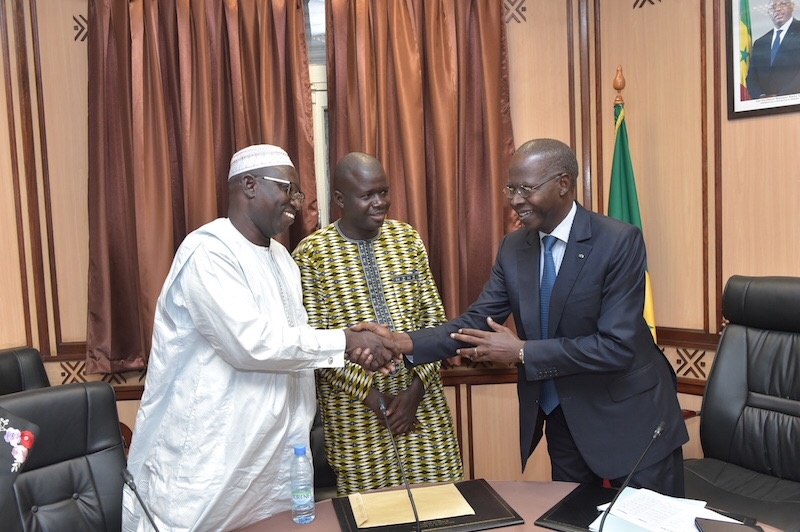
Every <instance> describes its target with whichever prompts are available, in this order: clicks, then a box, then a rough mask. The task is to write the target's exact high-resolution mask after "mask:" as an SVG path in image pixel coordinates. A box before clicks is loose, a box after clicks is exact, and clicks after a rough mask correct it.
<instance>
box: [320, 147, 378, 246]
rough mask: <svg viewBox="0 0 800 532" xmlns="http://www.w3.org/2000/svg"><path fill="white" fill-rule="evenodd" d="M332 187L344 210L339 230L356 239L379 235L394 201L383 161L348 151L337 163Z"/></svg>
mask: <svg viewBox="0 0 800 532" xmlns="http://www.w3.org/2000/svg"><path fill="white" fill-rule="evenodd" d="M333 188H334V190H333V199H334V201H335V202H336V204H337V205H338V206H339V208H340V209H341V210H342V216H341V218H339V222H338V224H339V230H340V231H342V232H343V233H344V234H345V235H346V236H347V237H349V238H352V239H355V240H367V239H370V238H373V237H374V236H375V235H377V234H378V232H379V231H380V228H381V226H382V225H383V221H384V220H385V219H386V213H387V211H388V210H389V206H390V205H391V203H392V202H391V198H390V197H389V180H388V179H387V177H386V172H385V171H384V169H383V165H381V163H380V161H378V159H376V158H375V157H373V156H371V155H367V154H366V153H361V152H353V153H348V154H347V155H345V156H344V157H342V158H341V159H339V162H338V163H336V168H334V170H333Z"/></svg>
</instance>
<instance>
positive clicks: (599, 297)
mask: <svg viewBox="0 0 800 532" xmlns="http://www.w3.org/2000/svg"><path fill="white" fill-rule="evenodd" d="M539 247H540V244H539V236H538V234H537V233H530V232H528V231H527V230H526V229H520V230H517V231H515V232H513V233H510V234H508V235H506V236H505V238H503V241H502V242H501V244H500V249H499V250H498V252H497V258H496V261H495V264H494V266H493V268H492V273H491V276H490V278H489V281H488V282H487V283H486V285H485V286H484V288H483V292H482V293H481V295H480V296H479V297H478V299H477V300H476V301H475V303H473V304H472V306H470V308H469V309H467V311H466V312H465V313H464V314H462V315H461V316H459V317H458V318H456V319H454V320H452V321H450V322H448V323H446V324H444V325H441V326H439V327H435V328H432V329H423V330H420V331H415V332H412V333H409V334H410V335H411V338H412V340H413V342H414V352H413V359H414V363H415V364H420V363H425V362H430V361H433V360H438V359H442V358H446V357H448V356H451V355H452V354H453V353H454V351H455V349H456V348H458V347H464V345H463V344H460V343H459V342H455V341H454V340H451V339H450V337H449V333H450V332H452V331H454V330H456V329H458V328H460V327H469V328H475V329H484V330H486V329H488V325H487V324H486V317H487V316H491V317H492V318H493V319H494V320H495V321H497V322H499V323H502V322H504V321H505V320H506V318H507V317H508V315H509V314H511V313H513V315H514V322H515V324H516V328H517V333H518V334H519V336H520V338H522V339H523V340H526V342H525V364H524V365H519V366H518V370H519V375H518V382H517V392H518V396H519V411H520V419H519V421H520V452H521V458H522V463H523V465H524V464H525V462H526V461H527V459H528V457H529V456H530V454H531V453H532V452H533V449H534V448H535V446H536V444H537V443H538V441H539V439H541V431H537V430H536V428H537V426H539V425H538V415H539V405H538V403H539V387H540V383H541V381H542V380H543V379H547V378H551V377H553V378H554V381H555V384H556V388H557V389H558V394H559V398H560V399H561V407H562V410H563V412H564V416H565V418H566V420H567V424H568V425H569V429H570V431H571V433H572V436H573V438H574V440H575V442H576V444H577V446H578V449H579V451H580V453H581V455H582V457H583V459H584V460H585V461H586V463H587V464H588V465H589V467H590V468H591V469H592V470H593V471H594V472H595V474H597V475H599V476H601V477H603V478H612V479H613V478H619V477H623V476H625V475H627V474H628V473H629V472H630V470H631V469H632V468H633V466H634V464H635V462H636V460H637V459H638V457H639V455H640V454H641V452H642V451H643V450H644V448H645V447H646V445H647V443H648V442H649V441H650V439H651V437H652V435H653V431H654V429H655V428H656V426H657V425H658V424H659V422H660V421H662V420H663V421H665V422H666V427H665V429H664V431H663V433H662V436H661V437H660V438H659V439H658V440H656V441H655V442H654V444H653V446H652V448H651V449H650V451H649V453H648V455H647V457H646V458H645V460H644V461H643V462H642V465H641V467H647V466H648V465H651V464H653V463H655V462H656V461H658V460H661V459H663V458H665V457H666V456H667V455H669V454H670V453H671V452H673V451H674V450H675V449H676V448H678V447H679V446H680V445H682V444H683V443H684V442H686V441H687V440H688V439H689V436H688V433H687V431H686V426H685V424H684V421H683V417H682V415H681V410H680V406H679V405H678V400H677V391H676V378H675V372H674V371H673V370H672V367H671V366H670V365H669V362H667V360H666V358H665V357H664V355H663V354H662V353H661V351H660V350H659V349H658V347H657V346H656V345H655V343H654V342H653V338H652V336H651V334H650V331H649V329H648V327H647V324H646V323H645V321H644V318H643V317H642V310H643V307H644V290H645V285H644V283H645V280H644V275H645V260H646V257H645V246H644V240H643V238H642V234H641V231H639V229H637V228H636V227H634V226H632V225H629V224H626V223H622V222H620V221H617V220H614V219H611V218H608V217H606V216H602V215H599V214H596V213H592V212H589V211H587V210H586V209H584V208H583V207H581V206H580V205H578V210H577V213H576V215H575V221H574V223H573V226H572V231H571V233H570V237H569V242H568V243H567V249H566V253H565V255H564V260H563V262H562V264H561V269H560V270H559V273H558V277H557V278H556V283H555V286H554V287H553V293H552V296H551V300H550V318H549V319H550V323H549V330H551V331H554V334H553V337H552V338H551V339H547V340H541V339H540V336H541V332H540V325H539V257H540V253H539Z"/></svg>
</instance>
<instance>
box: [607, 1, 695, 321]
mask: <svg viewBox="0 0 800 532" xmlns="http://www.w3.org/2000/svg"><path fill="white" fill-rule="evenodd" d="M599 5H600V12H599V19H600V22H601V24H600V26H601V28H600V30H601V31H600V33H599V36H600V42H599V45H598V46H599V49H600V51H601V53H600V56H601V64H602V67H601V70H600V71H599V74H600V75H599V76H598V79H599V80H600V85H599V86H598V87H597V90H598V91H599V92H600V94H601V98H600V99H601V101H602V102H603V107H602V109H601V110H600V113H601V114H602V116H603V120H602V137H603V153H602V161H601V162H602V167H600V165H598V166H599V167H598V171H597V172H596V173H595V175H596V176H597V178H598V179H600V180H602V189H603V191H604V195H603V197H604V212H605V211H606V209H607V205H608V188H609V184H610V173H611V162H612V157H613V150H614V115H613V104H614V98H615V96H616V91H615V90H614V89H613V85H612V82H613V78H614V75H615V71H616V67H617V65H622V67H623V71H624V75H625V78H626V81H627V86H626V88H625V89H624V91H623V93H622V95H623V97H624V100H625V117H626V123H627V128H628V136H629V141H630V151H631V159H632V161H633V165H634V172H635V174H636V188H637V192H638V195H639V206H640V210H641V214H642V225H643V228H644V234H645V241H646V243H647V251H648V267H649V270H650V275H651V279H652V282H653V292H654V299H655V308H656V319H657V324H658V325H659V326H667V327H674V328H682V329H698V330H705V329H706V315H705V313H704V305H703V302H704V300H705V293H704V282H707V279H706V272H707V268H706V267H705V266H704V257H705V256H706V252H707V250H706V249H705V248H704V242H703V238H702V235H703V234H704V231H705V227H704V216H703V214H704V209H705V208H706V206H705V202H704V199H705V197H704V190H705V184H706V179H707V175H706V174H705V172H704V161H705V160H706V157H707V154H706V153H705V146H706V143H705V141H704V139H703V130H702V125H703V122H704V120H703V116H704V115H703V114H702V111H703V102H704V98H705V93H704V87H703V83H702V82H703V78H702V73H703V67H704V64H705V61H704V55H703V54H704V52H705V50H704V48H703V46H702V42H701V38H702V35H701V29H703V28H701V23H702V21H703V18H702V16H703V11H702V8H703V7H704V6H703V4H702V3H701V2H697V1H693V2H662V3H659V4H656V5H646V6H645V7H642V8H635V9H634V8H631V3H630V2H624V3H623V2H602V3H600V4H599Z"/></svg>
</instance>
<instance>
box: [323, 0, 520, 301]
mask: <svg viewBox="0 0 800 532" xmlns="http://www.w3.org/2000/svg"><path fill="white" fill-rule="evenodd" d="M502 15H503V3H502V2H498V1H487V0H327V1H326V17H327V47H328V48H327V53H328V103H329V105H328V109H329V116H330V126H329V127H330V131H329V135H330V155H331V163H334V162H335V161H336V160H338V159H339V158H340V157H342V156H343V155H345V154H347V153H348V152H351V151H363V152H367V153H370V154H373V155H374V156H376V157H377V158H378V159H380V160H381V162H382V163H383V165H384V167H385V169H386V173H387V175H388V176H389V180H390V183H391V185H392V201H393V203H392V208H391V211H390V216H391V217H393V218H398V219H401V220H405V221H408V222H409V223H411V224H412V225H413V226H414V227H415V228H416V229H417V230H418V231H419V232H420V234H421V235H422V237H423V239H424V240H425V242H426V244H427V245H428V249H429V255H430V260H431V268H432V270H433V273H434V276H435V277H436V280H437V282H438V284H439V289H440V291H441V293H442V299H443V301H444V304H445V307H446V309H447V313H448V315H449V316H450V317H453V316H455V315H457V314H459V313H461V312H462V311H463V310H465V309H466V307H467V306H468V305H469V304H470V303H471V302H472V301H474V300H475V298H476V297H477V295H478V293H479V292H480V290H481V287H482V286H483V283H484V282H485V281H486V280H487V279H488V277H489V271H490V269H491V265H492V263H493V260H494V253H495V251H496V249H497V245H498V244H499V241H500V238H501V237H502V235H503V233H504V228H505V226H506V220H507V219H508V216H509V212H508V207H507V202H506V201H505V198H504V197H503V196H502V194H501V192H500V190H501V188H502V186H503V185H504V184H505V182H506V179H507V168H508V161H509V158H510V156H511V154H512V153H513V150H514V141H513V136H512V131H511V117H510V110H509V93H508V64H507V59H506V56H507V54H506V40H505V25H504V23H503V17H502Z"/></svg>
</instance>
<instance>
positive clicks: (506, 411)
mask: <svg viewBox="0 0 800 532" xmlns="http://www.w3.org/2000/svg"><path fill="white" fill-rule="evenodd" d="M470 390H471V395H472V399H471V412H472V423H473V426H472V442H473V456H474V464H475V469H474V476H475V478H485V479H487V480H550V478H551V477H550V460H549V457H548V456H547V449H546V447H545V445H544V444H543V443H541V444H540V445H539V446H538V447H537V448H536V450H535V451H534V453H533V455H532V456H531V458H530V459H529V460H528V464H527V466H526V468H525V473H524V474H523V473H522V471H521V469H522V467H521V464H520V458H519V421H518V416H519V402H518V400H517V387H516V384H488V385H478V386H471V387H470ZM543 441H544V440H543Z"/></svg>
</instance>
